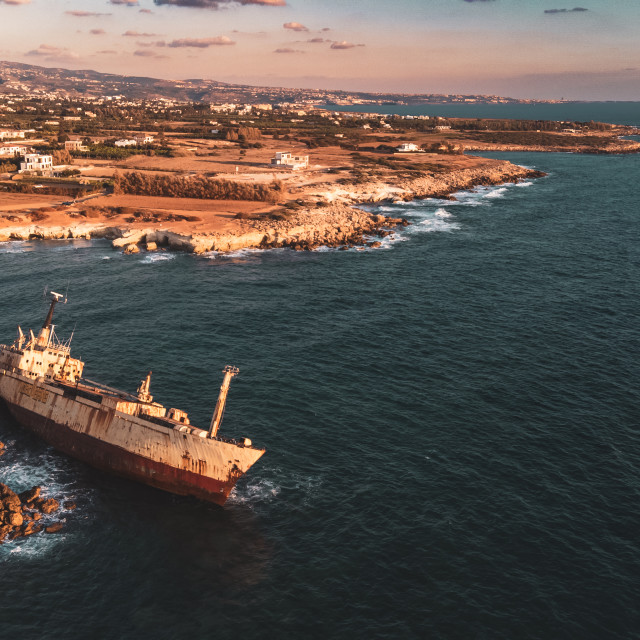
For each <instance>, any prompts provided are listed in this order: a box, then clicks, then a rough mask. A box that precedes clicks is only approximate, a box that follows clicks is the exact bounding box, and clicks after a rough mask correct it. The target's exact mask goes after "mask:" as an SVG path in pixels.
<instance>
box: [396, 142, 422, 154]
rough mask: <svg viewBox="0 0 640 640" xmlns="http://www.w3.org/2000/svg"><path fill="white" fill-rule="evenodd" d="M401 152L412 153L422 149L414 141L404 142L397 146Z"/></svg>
mask: <svg viewBox="0 0 640 640" xmlns="http://www.w3.org/2000/svg"><path fill="white" fill-rule="evenodd" d="M396 149H397V151H399V152H400V153H411V152H413V151H420V147H419V146H418V145H417V144H414V143H413V142H403V143H402V144H401V145H400V146H399V147H396Z"/></svg>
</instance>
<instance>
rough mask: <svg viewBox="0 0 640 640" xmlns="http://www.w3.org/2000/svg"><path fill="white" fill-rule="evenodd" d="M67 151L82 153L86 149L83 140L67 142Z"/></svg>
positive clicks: (65, 145) (65, 146) (65, 144)
mask: <svg viewBox="0 0 640 640" xmlns="http://www.w3.org/2000/svg"><path fill="white" fill-rule="evenodd" d="M64 148H65V151H82V150H84V149H86V147H85V146H84V145H83V144H82V140H66V141H65V143H64Z"/></svg>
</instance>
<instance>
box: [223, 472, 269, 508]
mask: <svg viewBox="0 0 640 640" xmlns="http://www.w3.org/2000/svg"><path fill="white" fill-rule="evenodd" d="M280 491H281V488H280V487H279V486H278V485H277V484H276V483H275V482H274V481H273V480H269V479H267V478H258V479H254V480H251V481H250V482H249V483H248V484H246V485H245V486H243V487H235V488H234V489H233V491H232V492H231V494H230V495H229V500H228V504H248V505H250V506H253V505H255V504H258V503H264V502H271V501H272V500H275V499H276V498H277V497H278V494H279V493H280Z"/></svg>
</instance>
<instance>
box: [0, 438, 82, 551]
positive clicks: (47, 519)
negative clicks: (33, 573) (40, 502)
mask: <svg viewBox="0 0 640 640" xmlns="http://www.w3.org/2000/svg"><path fill="white" fill-rule="evenodd" d="M3 441H4V442H5V444H6V447H7V452H6V453H5V455H4V456H3V457H2V464H1V466H0V482H2V483H4V484H7V485H8V486H9V487H11V488H12V489H13V490H14V491H15V492H16V493H20V492H21V491H25V490H27V489H30V488H31V487H34V486H39V487H42V496H43V497H45V498H55V499H56V500H58V502H60V504H61V505H62V504H63V503H64V502H65V501H67V500H71V501H74V502H77V503H78V509H77V510H75V511H73V512H70V511H67V510H65V509H64V508H63V507H61V508H60V509H59V510H58V511H56V512H54V513H52V514H48V515H47V514H43V515H42V518H41V520H40V521H39V522H38V524H41V525H44V526H45V527H46V526H48V525H50V524H53V523H54V522H62V523H63V525H65V529H66V525H67V521H68V519H69V514H70V513H73V514H74V516H73V517H74V519H76V518H77V517H78V516H77V515H76V514H79V513H80V512H81V509H82V508H83V505H87V504H88V503H90V501H91V498H92V496H91V494H92V491H91V490H90V489H88V488H87V487H84V486H80V485H78V482H77V480H78V478H77V476H76V474H75V473H74V472H73V470H72V469H70V468H69V466H68V462H67V460H66V459H65V458H63V457H62V456H59V455H57V454H55V453H54V452H51V451H44V452H40V453H38V454H37V455H35V454H33V455H32V454H30V452H29V451H27V450H24V449H22V447H21V445H20V444H16V441H15V440H13V439H11V440H10V439H8V438H3ZM65 529H63V530H62V532H61V533H57V534H55V535H47V534H45V533H43V532H41V533H38V534H34V535H33V536H29V537H27V538H16V539H15V540H13V541H11V542H6V543H5V544H3V545H0V561H1V560H2V558H6V557H8V556H9V554H19V555H20V557H39V556H46V555H47V554H49V553H50V552H51V551H52V550H53V549H55V548H57V547H58V546H59V545H61V544H64V543H65V541H67V540H69V538H70V536H71V535H73V534H70V533H69V532H67V531H66V530H65Z"/></svg>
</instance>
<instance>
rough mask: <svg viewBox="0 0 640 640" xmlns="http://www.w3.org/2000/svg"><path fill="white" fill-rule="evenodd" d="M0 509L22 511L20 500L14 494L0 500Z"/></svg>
mask: <svg viewBox="0 0 640 640" xmlns="http://www.w3.org/2000/svg"><path fill="white" fill-rule="evenodd" d="M2 507H3V509H4V510H5V511H14V512H20V511H22V503H21V502H20V498H19V497H18V496H17V495H16V494H15V493H14V494H13V495H8V496H5V497H4V498H2Z"/></svg>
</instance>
